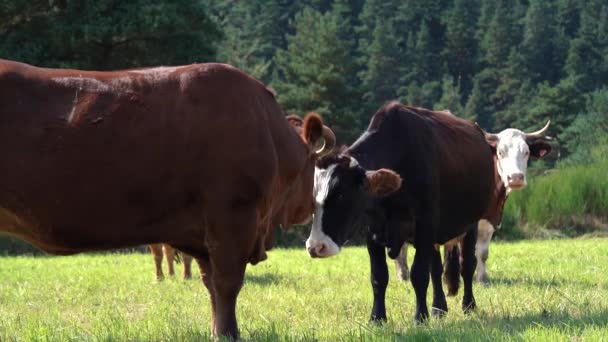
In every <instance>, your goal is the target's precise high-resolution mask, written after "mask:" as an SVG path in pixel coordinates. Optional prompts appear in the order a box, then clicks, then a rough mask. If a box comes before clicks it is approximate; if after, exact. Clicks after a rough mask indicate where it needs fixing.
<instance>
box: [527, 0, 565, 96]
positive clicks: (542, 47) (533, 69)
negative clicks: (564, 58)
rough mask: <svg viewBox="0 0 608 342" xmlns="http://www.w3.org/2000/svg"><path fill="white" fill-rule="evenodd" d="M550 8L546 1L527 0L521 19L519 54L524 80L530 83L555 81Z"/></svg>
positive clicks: (555, 54) (552, 11)
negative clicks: (526, 78) (522, 27)
mask: <svg viewBox="0 0 608 342" xmlns="http://www.w3.org/2000/svg"><path fill="white" fill-rule="evenodd" d="M554 13H555V11H554V7H553V6H552V5H551V4H549V3H548V2H547V1H543V0H531V1H530V5H529V7H528V11H527V13H526V16H525V18H524V32H523V42H522V46H521V54H522V57H523V61H524V67H525V69H524V70H525V72H526V73H527V77H528V78H530V79H532V80H533V81H534V82H539V81H549V83H550V84H553V83H555V82H557V80H558V79H559V76H560V75H559V70H558V68H559V67H556V65H559V64H558V61H557V60H556V59H557V57H558V56H557V51H556V47H555V38H556V37H557V30H556V29H555V24H554V16H555V14H554Z"/></svg>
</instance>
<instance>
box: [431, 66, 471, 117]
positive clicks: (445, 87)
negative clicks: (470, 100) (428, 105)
mask: <svg viewBox="0 0 608 342" xmlns="http://www.w3.org/2000/svg"><path fill="white" fill-rule="evenodd" d="M461 99H462V95H461V94H460V84H459V83H458V82H454V79H453V78H452V77H451V76H449V75H446V76H444V77H443V82H442V85H441V98H440V99H439V102H437V103H435V105H434V106H433V108H434V109H436V110H445V109H447V110H449V111H450V112H452V114H454V115H457V116H463V115H464V114H465V113H464V108H463V107H462V104H461V102H460V101H461ZM468 119H471V118H468Z"/></svg>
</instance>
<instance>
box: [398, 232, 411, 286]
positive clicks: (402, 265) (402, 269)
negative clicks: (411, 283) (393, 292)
mask: <svg viewBox="0 0 608 342" xmlns="http://www.w3.org/2000/svg"><path fill="white" fill-rule="evenodd" d="M395 271H396V272H397V277H398V278H399V279H401V280H404V281H405V280H408V279H410V270H409V269H408V266H407V242H406V243H404V244H403V246H401V250H400V251H399V256H398V257H397V259H395Z"/></svg>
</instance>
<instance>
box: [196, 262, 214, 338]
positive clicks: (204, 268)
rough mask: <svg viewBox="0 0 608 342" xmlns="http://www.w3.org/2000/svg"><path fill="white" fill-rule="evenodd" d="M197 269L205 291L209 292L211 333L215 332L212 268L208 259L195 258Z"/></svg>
mask: <svg viewBox="0 0 608 342" xmlns="http://www.w3.org/2000/svg"><path fill="white" fill-rule="evenodd" d="M196 263H197V264H198V269H199V271H200V275H201V280H202V281H203V284H205V287H206V288H207V291H208V292H209V301H210V302H211V331H213V332H215V290H214V288H213V283H212V279H213V268H211V263H210V262H209V259H208V258H196Z"/></svg>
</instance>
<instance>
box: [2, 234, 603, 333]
mask: <svg viewBox="0 0 608 342" xmlns="http://www.w3.org/2000/svg"><path fill="white" fill-rule="evenodd" d="M411 251H412V249H410V252H411ZM410 260H412V259H410ZM488 265H489V269H488V271H489V274H490V277H491V281H492V283H491V285H490V286H489V287H483V286H481V285H479V284H475V288H474V290H475V294H476V298H477V305H478V310H477V311H476V312H475V313H474V314H471V315H467V316H465V315H464V314H463V313H462V312H461V310H460V299H461V298H460V296H459V297H458V298H449V299H448V305H449V307H450V312H449V313H448V315H447V317H446V318H445V319H443V320H436V319H433V320H431V321H430V322H429V324H427V325H424V326H414V325H413V323H412V318H413V313H414V292H413V290H412V288H411V285H410V284H409V283H402V282H400V281H398V280H397V279H395V277H394V267H393V265H392V262H391V263H390V264H389V266H390V271H391V281H390V284H389V288H388V290H387V313H388V316H389V321H388V323H387V324H385V325H384V326H382V327H377V326H373V325H369V324H368V323H367V320H368V315H369V313H370V310H371V302H372V299H371V298H372V293H371V287H370V284H369V280H368V279H369V265H368V257H367V252H366V250H365V249H364V248H361V247H352V248H346V249H345V250H343V252H342V253H341V254H340V255H338V256H337V257H335V258H332V259H327V260H318V259H310V258H309V257H308V256H307V255H306V253H305V251H304V249H303V248H302V249H291V250H287V249H279V250H274V251H272V252H270V253H269V259H268V260H267V261H266V262H263V263H261V264H259V265H257V266H253V267H252V266H249V267H248V270H247V277H246V283H245V286H244V288H243V291H242V292H241V295H240V297H239V303H238V308H237V312H238V313H237V314H238V319H239V324H240V328H241V333H242V337H243V339H244V340H255V341H258V340H262V341H264V340H281V341H283V340H289V341H291V340H306V341H308V340H323V341H335V340H361V341H376V340H381V341H392V340H406V339H407V340H421V341H427V340H452V341H473V340H492V341H495V340H532V341H538V340H546V341H559V340H564V341H570V340H589V341H600V340H604V341H608V239H578V240H552V241H525V242H515V243H507V242H503V243H496V244H494V245H493V246H492V247H491V254H490V259H489V263H488ZM179 267H181V265H178V268H179ZM153 269H154V266H153V261H152V258H151V257H150V256H149V255H146V254H105V255H80V256H72V257H2V258H0V341H190V340H195V341H198V340H206V339H210V335H209V317H210V316H209V299H208V295H207V292H206V290H205V289H204V287H203V285H202V284H201V282H200V281H199V280H190V281H183V280H181V279H180V278H179V277H176V278H175V279H166V280H165V281H163V282H160V283H156V282H155V281H154V271H153ZM195 275H198V270H197V271H196V272H195ZM461 294H462V291H461ZM428 303H429V306H430V293H429V301H428Z"/></svg>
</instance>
